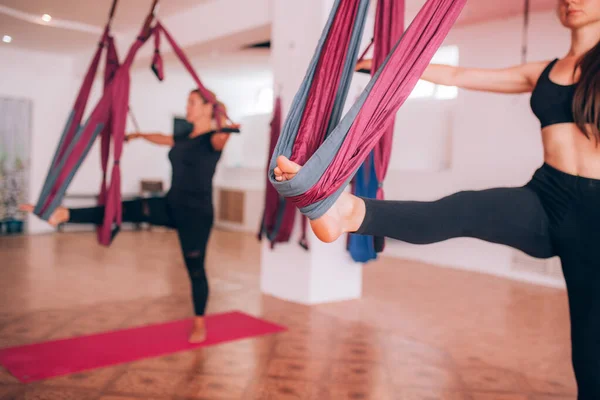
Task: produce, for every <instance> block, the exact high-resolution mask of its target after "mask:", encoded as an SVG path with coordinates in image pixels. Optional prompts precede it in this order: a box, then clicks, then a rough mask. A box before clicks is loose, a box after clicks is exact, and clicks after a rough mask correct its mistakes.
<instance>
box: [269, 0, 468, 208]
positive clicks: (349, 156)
mask: <svg viewBox="0 0 600 400" xmlns="http://www.w3.org/2000/svg"><path fill="white" fill-rule="evenodd" d="M465 2H466V0H428V1H427V2H426V3H425V5H424V6H423V8H422V9H421V11H420V12H419V13H418V15H417V16H416V17H415V19H414V21H413V22H412V23H411V25H410V26H409V28H408V29H407V30H406V32H405V33H404V34H403V35H402V39H401V40H400V41H398V42H397V43H396V44H395V45H394V47H393V49H392V52H391V53H390V54H389V56H388V57H387V58H386V59H385V61H384V62H383V63H382V65H381V67H380V68H379V69H378V70H377V72H376V73H375V75H374V76H373V78H372V79H371V81H370V82H369V84H368V85H367V87H366V88H365V90H364V91H363V92H362V93H361V95H360V96H359V98H358V100H357V102H356V103H355V104H354V105H353V106H352V107H351V109H350V111H349V112H348V113H347V114H346V115H345V116H344V118H343V119H342V120H341V121H340V114H341V110H342V106H343V104H344V101H345V98H346V95H347V92H348V86H349V83H350V79H351V74H352V71H353V68H354V66H355V60H356V59H357V52H358V46H359V44H360V39H361V36H362V31H363V28H364V22H365V17H366V12H367V6H368V3H369V0H344V1H341V0H336V1H335V3H334V6H333V9H332V12H331V14H330V16H329V20H328V21H327V24H326V27H325V29H324V32H323V35H322V37H321V39H320V41H319V43H318V46H317V50H316V53H315V55H314V57H313V59H312V61H311V63H310V65H309V68H308V71H307V74H306V76H305V78H304V81H303V82H302V84H301V86H300V89H299V91H298V93H297V94H296V96H295V98H294V101H293V103H292V107H291V110H290V112H289V115H288V118H287V119H286V121H285V124H284V127H283V130H282V133H281V136H280V138H279V141H278V142H277V145H276V146H275V151H274V152H273V155H272V158H271V164H270V169H269V180H270V182H271V184H272V185H274V187H275V188H276V189H277V191H278V192H279V193H280V194H281V195H282V196H284V197H286V198H288V199H289V200H290V201H291V202H292V203H294V204H295V205H296V206H297V207H298V208H299V209H300V211H301V212H302V213H303V214H305V215H306V216H308V217H309V218H310V219H316V218H319V217H321V216H323V215H324V214H325V212H326V211H327V210H328V209H329V208H330V207H331V206H332V205H333V204H334V202H335V201H336V199H337V198H338V197H339V195H340V194H341V192H342V191H343V190H344V188H345V186H346V185H347V184H348V183H349V182H350V180H351V178H352V176H353V175H354V173H355V171H356V170H357V169H358V167H359V166H360V164H361V163H362V162H363V161H364V159H365V158H366V157H367V155H368V154H369V153H370V152H371V150H372V149H373V148H374V147H375V146H376V144H377V143H378V142H379V140H380V138H381V137H382V136H383V134H384V133H385V132H386V129H387V128H389V127H390V125H391V123H392V121H393V117H394V115H395V113H396V112H397V110H398V108H399V107H400V106H401V105H402V103H403V102H404V101H405V100H406V98H407V97H408V96H409V94H410V92H411V91H412V89H413V88H414V86H415V85H416V83H417V81H418V80H419V77H420V76H421V74H422V73H423V71H424V70H425V68H426V67H427V65H428V64H429V62H430V61H431V58H432V57H433V55H434V54H435V52H436V51H437V49H438V48H439V46H440V45H441V44H442V42H443V40H444V38H445V36H446V35H447V33H448V31H449V30H450V28H451V27H452V25H453V24H454V22H455V21H456V19H457V18H458V16H459V14H460V12H461V10H462V8H463V7H464V4H465ZM338 122H339V123H338ZM280 155H283V156H286V157H288V158H290V160H292V161H294V162H296V163H298V164H300V165H302V166H303V168H302V169H301V170H300V171H299V172H298V173H297V174H296V175H295V177H294V178H292V179H290V180H287V181H282V182H278V181H276V180H275V176H274V174H273V172H272V171H273V170H274V169H275V167H276V166H277V157H278V156H280Z"/></svg>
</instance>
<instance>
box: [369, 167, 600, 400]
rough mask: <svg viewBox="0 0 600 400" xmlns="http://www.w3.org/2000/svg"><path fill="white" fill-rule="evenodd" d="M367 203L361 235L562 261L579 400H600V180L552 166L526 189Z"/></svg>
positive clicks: (371, 201) (540, 169) (501, 189)
mask: <svg viewBox="0 0 600 400" xmlns="http://www.w3.org/2000/svg"><path fill="white" fill-rule="evenodd" d="M364 200H365V203H366V216H365V220H364V222H363V224H362V226H361V227H360V229H359V230H358V232H357V233H358V234H366V235H374V236H387V237H390V238H394V239H398V240H402V241H404V242H409V243H414V244H427V243H435V242H440V241H443V240H446V239H451V238H457V237H471V238H477V239H482V240H485V241H487V242H492V243H498V244H504V245H507V246H510V247H513V248H516V249H519V250H521V251H523V252H525V253H527V254H529V255H531V256H534V257H537V258H549V257H552V256H558V257H559V258H560V260H561V262H562V268H563V273H564V276H565V281H566V285H567V293H568V297H569V310H570V316H571V342H572V356H573V360H572V361H573V367H574V370H575V377H576V379H577V384H578V388H579V397H578V399H579V400H598V399H600V180H596V179H587V178H581V177H577V176H573V175H569V174H566V173H564V172H561V171H559V170H557V169H555V168H552V167H551V166H549V165H547V164H544V165H543V166H542V167H541V168H539V169H538V170H537V171H536V173H535V174H534V176H533V178H532V179H531V181H530V182H529V183H528V184H527V185H525V186H523V187H517V188H498V189H489V190H482V191H466V192H460V193H456V194H453V195H451V196H448V197H445V198H443V199H440V200H438V201H433V202H414V201H377V200H371V199H364Z"/></svg>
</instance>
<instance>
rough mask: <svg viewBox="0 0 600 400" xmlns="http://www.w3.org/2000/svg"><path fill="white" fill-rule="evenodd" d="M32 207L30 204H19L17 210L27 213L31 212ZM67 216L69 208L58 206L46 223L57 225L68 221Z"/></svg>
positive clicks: (68, 216)
mask: <svg viewBox="0 0 600 400" xmlns="http://www.w3.org/2000/svg"><path fill="white" fill-rule="evenodd" d="M34 209H35V207H34V206H33V205H31V204H21V205H20V206H19V210H21V211H23V212H27V213H32V212H33V210H34ZM69 218H70V215H69V209H68V208H65V207H58V208H57V209H56V210H54V212H53V213H52V215H51V216H50V218H49V219H48V223H49V224H50V225H52V226H58V225H60V224H64V223H65V222H68V221H69Z"/></svg>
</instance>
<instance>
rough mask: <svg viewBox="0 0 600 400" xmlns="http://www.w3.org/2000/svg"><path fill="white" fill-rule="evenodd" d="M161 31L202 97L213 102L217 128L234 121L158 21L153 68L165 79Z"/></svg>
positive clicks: (155, 32)
mask: <svg viewBox="0 0 600 400" xmlns="http://www.w3.org/2000/svg"><path fill="white" fill-rule="evenodd" d="M161 33H162V34H163V35H165V38H166V39H167V41H168V42H169V43H170V44H171V47H172V48H173V51H174V52H175V54H176V55H177V57H178V58H179V60H180V61H181V63H182V64H183V66H184V67H185V69H187V71H188V72H189V74H190V75H191V76H192V78H193V79H194V82H195V83H196V85H197V86H198V90H199V91H200V94H201V95H202V97H203V98H204V99H206V100H207V101H208V102H209V103H212V104H213V106H214V110H215V118H216V120H217V128H218V129H220V128H221V127H222V122H223V121H229V122H232V121H231V119H230V118H229V116H228V115H227V113H226V112H225V108H224V107H223V105H221V104H220V103H219V102H218V101H217V98H216V97H215V96H214V95H213V94H212V93H211V92H210V91H209V90H208V89H207V88H206V87H205V86H204V85H203V84H202V81H200V78H199V77H198V74H196V71H195V70H194V67H192V63H191V62H190V60H189V59H188V58H187V56H186V55H185V53H184V52H183V50H182V49H181V47H179V45H178V44H177V43H176V42H175V40H173V37H172V36H171V34H170V33H169V32H168V31H167V30H166V29H165V27H164V26H163V25H162V24H161V23H160V22H158V21H157V22H156V26H155V27H154V35H155V41H154V45H155V51H154V59H153V62H152V69H153V70H154V72H155V73H156V76H157V77H158V78H159V79H160V80H162V79H164V76H165V75H164V70H163V62H162V57H161V56H160V48H159V47H160V40H159V35H160V34H161Z"/></svg>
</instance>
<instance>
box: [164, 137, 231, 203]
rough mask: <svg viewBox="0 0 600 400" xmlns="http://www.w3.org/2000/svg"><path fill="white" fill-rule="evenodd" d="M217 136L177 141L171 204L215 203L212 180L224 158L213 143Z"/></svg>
mask: <svg viewBox="0 0 600 400" xmlns="http://www.w3.org/2000/svg"><path fill="white" fill-rule="evenodd" d="M214 133H215V131H210V132H206V133H204V134H201V135H198V136H196V137H193V138H190V137H189V136H180V137H175V138H174V140H175V145H174V146H173V148H172V149H171V151H169V160H170V161H171V169H172V179H171V189H170V190H169V194H168V199H169V201H171V202H173V203H175V204H179V205H186V206H190V207H202V205H203V204H205V203H206V202H207V201H211V202H212V180H213V176H214V175H215V169H216V167H217V162H218V161H219V158H221V152H220V151H217V150H215V149H214V147H213V146H212V143H211V140H210V138H211V137H212V135H213V134H214ZM210 204H212V203H210Z"/></svg>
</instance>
